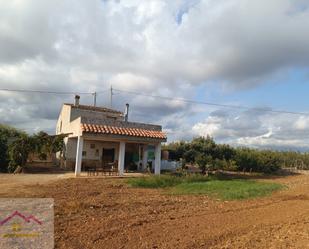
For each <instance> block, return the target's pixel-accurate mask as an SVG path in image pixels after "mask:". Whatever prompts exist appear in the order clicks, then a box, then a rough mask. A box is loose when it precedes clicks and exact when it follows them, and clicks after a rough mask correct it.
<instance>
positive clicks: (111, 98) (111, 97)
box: [110, 85, 113, 108]
mask: <svg viewBox="0 0 309 249" xmlns="http://www.w3.org/2000/svg"><path fill="white" fill-rule="evenodd" d="M110 100H111V103H110V104H111V108H113V86H112V85H111V96H110Z"/></svg>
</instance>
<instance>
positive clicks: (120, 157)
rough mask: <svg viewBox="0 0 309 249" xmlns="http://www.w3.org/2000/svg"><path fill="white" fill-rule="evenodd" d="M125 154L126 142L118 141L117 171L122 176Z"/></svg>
mask: <svg viewBox="0 0 309 249" xmlns="http://www.w3.org/2000/svg"><path fill="white" fill-rule="evenodd" d="M125 154H126V143H125V142H120V143H119V153H118V171H119V175H120V176H123V172H124V157H125Z"/></svg>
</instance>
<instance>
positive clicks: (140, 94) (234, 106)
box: [113, 88, 309, 115]
mask: <svg viewBox="0 0 309 249" xmlns="http://www.w3.org/2000/svg"><path fill="white" fill-rule="evenodd" d="M113 90H114V91H118V92H123V93H127V94H131V95H139V96H145V97H151V98H159V99H165V100H169V101H175V100H176V101H182V102H186V103H191V104H199V105H209V106H218V107H224V108H232V109H242V110H248V109H253V110H255V111H259V112H271V113H283V114H295V115H309V113H307V112H294V111H285V110H271V109H268V108H256V107H255V108H254V107H250V106H243V105H228V104H218V103H212V102H204V101H197V100H191V99H184V98H173V97H166V96H160V95H152V94H147V93H140V92H135V91H127V90H120V89H115V88H113Z"/></svg>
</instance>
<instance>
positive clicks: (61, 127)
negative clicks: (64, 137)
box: [60, 121, 62, 132]
mask: <svg viewBox="0 0 309 249" xmlns="http://www.w3.org/2000/svg"><path fill="white" fill-rule="evenodd" d="M60 132H62V121H60Z"/></svg>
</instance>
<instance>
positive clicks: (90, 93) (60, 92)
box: [0, 88, 109, 95]
mask: <svg viewBox="0 0 309 249" xmlns="http://www.w3.org/2000/svg"><path fill="white" fill-rule="evenodd" d="M108 90H109V89H106V90H103V91H99V92H96V91H94V92H78V91H75V92H69V91H45V90H28V89H8V88H0V91H2V92H21V93H38V94H62V95H71V94H79V95H94V94H99V93H105V92H107V91H108Z"/></svg>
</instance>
